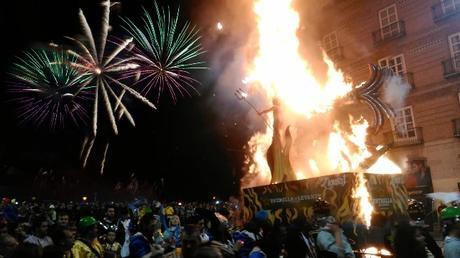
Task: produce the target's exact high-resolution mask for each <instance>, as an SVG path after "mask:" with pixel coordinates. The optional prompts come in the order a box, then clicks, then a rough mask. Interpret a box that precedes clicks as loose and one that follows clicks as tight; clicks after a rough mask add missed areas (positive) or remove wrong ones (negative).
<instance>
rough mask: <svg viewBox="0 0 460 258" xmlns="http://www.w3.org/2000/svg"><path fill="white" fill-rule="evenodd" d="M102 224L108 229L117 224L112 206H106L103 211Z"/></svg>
mask: <svg viewBox="0 0 460 258" xmlns="http://www.w3.org/2000/svg"><path fill="white" fill-rule="evenodd" d="M102 223H103V224H104V225H105V226H106V227H110V226H113V225H117V224H118V219H117V217H116V211H115V206H113V205H109V206H107V208H106V211H105V216H104V219H103V220H102Z"/></svg>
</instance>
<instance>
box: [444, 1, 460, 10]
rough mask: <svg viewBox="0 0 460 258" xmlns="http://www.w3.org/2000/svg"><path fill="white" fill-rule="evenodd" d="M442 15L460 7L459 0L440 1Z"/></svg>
mask: <svg viewBox="0 0 460 258" xmlns="http://www.w3.org/2000/svg"><path fill="white" fill-rule="evenodd" d="M441 7H442V12H443V13H452V12H455V11H456V10H457V9H458V8H459V7H460V0H441Z"/></svg>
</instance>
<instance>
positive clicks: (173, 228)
mask: <svg viewBox="0 0 460 258" xmlns="http://www.w3.org/2000/svg"><path fill="white" fill-rule="evenodd" d="M181 234H182V228H181V225H180V219H179V216H177V215H172V216H171V217H170V219H169V227H168V228H167V229H166V230H165V232H164V234H163V236H164V239H165V241H166V242H167V243H168V244H169V245H171V246H172V247H173V248H176V247H181Z"/></svg>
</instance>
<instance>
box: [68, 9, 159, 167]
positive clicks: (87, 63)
mask: <svg viewBox="0 0 460 258" xmlns="http://www.w3.org/2000/svg"><path fill="white" fill-rule="evenodd" d="M110 6H111V3H110V0H105V1H103V2H102V7H103V15H102V19H101V22H102V24H101V31H100V34H99V35H100V38H99V39H98V41H97V42H96V40H95V39H94V37H93V33H92V31H91V28H90V26H89V24H88V22H87V20H86V17H85V15H84V13H83V11H82V10H81V9H80V11H79V14H78V15H79V19H80V24H81V26H82V31H83V35H84V40H79V39H76V38H72V37H67V38H68V39H70V40H71V41H73V42H74V43H75V46H76V48H77V49H78V51H73V50H68V51H67V52H68V53H69V54H70V55H72V56H73V57H75V59H76V60H75V62H72V63H71V66H72V67H74V68H76V69H77V70H78V71H79V72H80V73H82V74H84V75H87V76H88V77H90V80H91V81H92V82H93V83H94V85H95V86H94V104H93V116H92V130H91V131H92V135H91V136H90V137H89V139H85V141H84V145H83V147H82V149H83V150H84V151H83V152H82V155H81V156H82V158H83V166H84V167H85V165H86V163H87V159H88V157H89V154H90V152H91V150H92V146H93V145H94V141H95V139H96V135H97V126H98V124H97V123H98V116H99V114H98V110H99V105H100V104H102V105H103V109H105V111H106V113H107V115H108V119H109V121H110V124H111V127H112V130H113V132H114V134H116V135H117V134H118V126H117V122H118V120H119V119H120V118H121V116H120V117H118V118H117V117H116V112H117V111H116V110H120V112H121V114H122V115H124V116H125V117H126V118H127V119H128V121H129V122H130V123H131V124H132V125H133V126H135V123H134V119H133V117H132V115H131V113H130V111H129V110H128V109H127V107H126V106H125V105H124V104H123V102H122V98H123V95H124V94H125V93H128V94H130V95H132V96H133V97H135V98H137V99H138V100H140V101H142V102H143V103H145V104H147V105H148V106H149V107H151V108H153V109H156V107H155V105H154V104H153V103H151V102H150V101H149V100H148V99H147V98H145V97H144V96H142V95H141V94H140V93H138V92H137V91H135V90H133V89H132V88H130V87H128V86H127V85H126V84H124V83H123V82H122V81H121V80H120V79H119V75H120V74H121V73H123V72H127V71H130V70H135V69H137V68H138V65H137V64H136V63H134V62H133V58H122V57H121V53H122V52H123V51H124V50H127V49H128V47H129V45H130V44H131V42H132V38H130V39H126V40H123V41H122V42H119V43H115V42H109V43H114V44H113V45H114V47H113V50H112V51H111V52H109V53H107V52H108V51H106V45H107V41H108V40H107V37H108V31H109V27H110V25H109V17H110ZM107 146H108V145H107ZM104 153H107V148H106V150H105V152H104ZM104 156H105V154H104ZM103 162H105V157H104V161H103ZM101 168H103V166H102V165H101Z"/></svg>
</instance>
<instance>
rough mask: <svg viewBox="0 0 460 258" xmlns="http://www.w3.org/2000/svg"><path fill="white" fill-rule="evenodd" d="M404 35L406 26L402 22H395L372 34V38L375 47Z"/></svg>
mask: <svg viewBox="0 0 460 258" xmlns="http://www.w3.org/2000/svg"><path fill="white" fill-rule="evenodd" d="M404 35H406V25H405V23H404V21H397V22H394V23H392V24H390V25H388V26H385V27H383V28H380V29H379V30H376V31H374V32H372V38H373V40H374V44H375V45H379V44H382V43H385V42H387V41H390V40H393V39H397V38H400V37H403V36H404Z"/></svg>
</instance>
